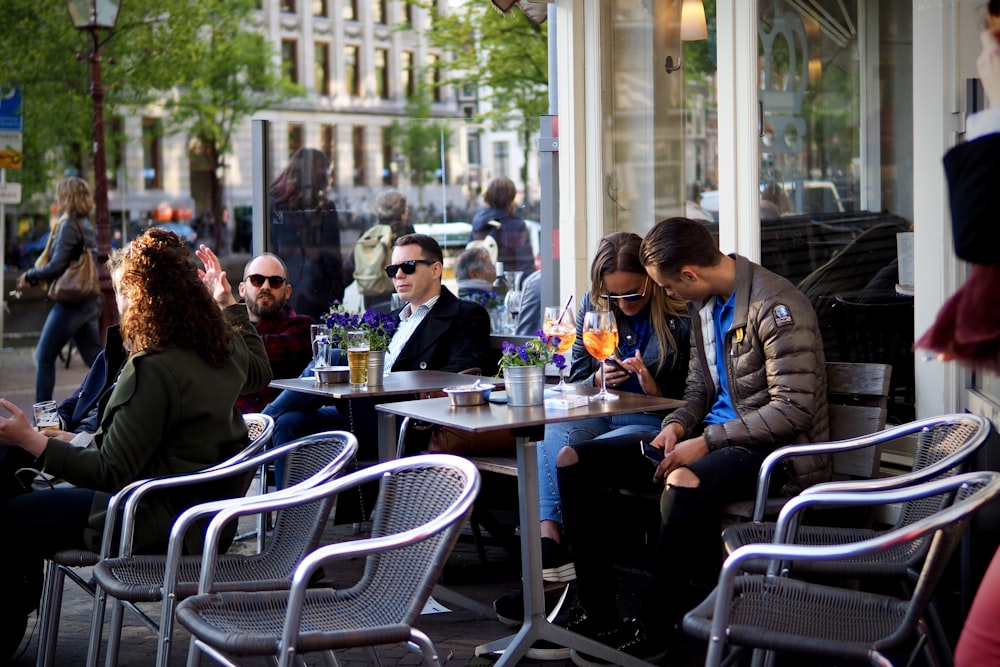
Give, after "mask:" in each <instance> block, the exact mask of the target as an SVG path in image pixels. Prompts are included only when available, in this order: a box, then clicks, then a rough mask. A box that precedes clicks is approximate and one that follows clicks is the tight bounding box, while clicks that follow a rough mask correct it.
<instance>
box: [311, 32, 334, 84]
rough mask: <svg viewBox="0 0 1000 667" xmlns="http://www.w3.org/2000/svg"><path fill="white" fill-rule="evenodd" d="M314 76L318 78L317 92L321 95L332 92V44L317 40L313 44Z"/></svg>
mask: <svg viewBox="0 0 1000 667" xmlns="http://www.w3.org/2000/svg"><path fill="white" fill-rule="evenodd" d="M313 59H314V61H315V62H314V63H313V77H314V78H315V79H316V92H317V93H319V94H320V95H329V94H330V45H329V44H327V43H325V42H316V44H315V45H314V46H313Z"/></svg>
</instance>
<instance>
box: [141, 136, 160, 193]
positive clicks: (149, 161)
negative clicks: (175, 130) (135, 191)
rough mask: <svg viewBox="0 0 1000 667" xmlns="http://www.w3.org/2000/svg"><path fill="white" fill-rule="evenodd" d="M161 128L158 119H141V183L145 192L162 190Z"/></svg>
mask: <svg viewBox="0 0 1000 667" xmlns="http://www.w3.org/2000/svg"><path fill="white" fill-rule="evenodd" d="M162 138H163V127H162V125H161V123H160V120H159V119H158V118H143V119H142V182H143V185H144V186H145V188H146V189H147V190H162V189H163V169H162V166H161V160H162V149H163V146H162V144H161V141H162Z"/></svg>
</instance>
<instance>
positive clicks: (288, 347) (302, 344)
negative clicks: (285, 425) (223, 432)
mask: <svg viewBox="0 0 1000 667" xmlns="http://www.w3.org/2000/svg"><path fill="white" fill-rule="evenodd" d="M312 323H313V321H312V319H311V318H309V317H307V316H305V315H298V314H297V313H296V312H295V310H294V309H293V308H292V307H291V306H289V305H287V304H286V305H285V306H284V307H283V308H282V309H281V311H279V312H278V313H277V316H276V317H273V318H268V319H266V320H260V321H259V322H257V323H255V324H254V326H255V327H257V333H258V334H260V338H261V340H262V341H264V350H265V351H266V352H267V359H268V361H270V362H271V371H272V372H273V373H274V377H275V379H281V378H293V377H298V376H299V373H301V372H302V369H303V368H305V367H306V365H307V364H308V363H309V362H310V361H312V340H311V334H310V331H309V326H310V325H311V324H312ZM280 392H281V390H280V389H272V388H271V387H265V388H264V389H261V390H260V391H258V392H254V393H252V394H243V395H241V396H240V397H239V398H237V399H236V409H237V410H239V411H240V413H241V414H248V413H251V412H260V411H261V410H263V409H264V406H266V405H267V404H268V403H270V402H271V401H273V400H274V399H275V397H276V396H277V395H278V394H279V393H280Z"/></svg>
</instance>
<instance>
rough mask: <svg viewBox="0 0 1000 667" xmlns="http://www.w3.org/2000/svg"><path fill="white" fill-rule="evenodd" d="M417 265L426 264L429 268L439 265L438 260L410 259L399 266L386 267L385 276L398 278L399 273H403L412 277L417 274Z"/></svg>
mask: <svg viewBox="0 0 1000 667" xmlns="http://www.w3.org/2000/svg"><path fill="white" fill-rule="evenodd" d="M417 264H426V265H427V266H434V265H435V264H437V261H436V260H433V259H408V260H406V261H405V262H400V263H399V264H390V265H389V266H387V267H385V275H387V276H389V277H390V278H395V277H396V272H397V271H402V272H403V273H405V274H406V275H408V276H412V275H413V274H414V273H416V272H417Z"/></svg>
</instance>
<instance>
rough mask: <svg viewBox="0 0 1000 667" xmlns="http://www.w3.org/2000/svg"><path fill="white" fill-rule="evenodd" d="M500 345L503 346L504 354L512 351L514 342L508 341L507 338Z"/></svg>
mask: <svg viewBox="0 0 1000 667" xmlns="http://www.w3.org/2000/svg"><path fill="white" fill-rule="evenodd" d="M500 347H501V348H503V353H504V354H513V353H514V343H512V342H510V341H509V340H505V341H504V342H503V343H501V344H500Z"/></svg>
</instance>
